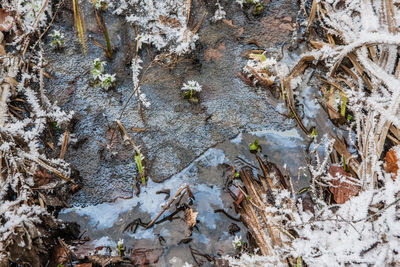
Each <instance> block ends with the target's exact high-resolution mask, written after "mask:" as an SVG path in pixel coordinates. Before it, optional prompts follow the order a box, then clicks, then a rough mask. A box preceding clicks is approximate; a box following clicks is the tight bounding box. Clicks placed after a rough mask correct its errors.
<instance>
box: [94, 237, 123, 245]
mask: <svg viewBox="0 0 400 267" xmlns="http://www.w3.org/2000/svg"><path fill="white" fill-rule="evenodd" d="M91 243H92V244H93V245H94V247H112V248H114V247H117V243H115V242H114V241H113V240H112V239H111V238H110V237H109V236H103V237H101V238H100V239H96V240H93V241H91Z"/></svg>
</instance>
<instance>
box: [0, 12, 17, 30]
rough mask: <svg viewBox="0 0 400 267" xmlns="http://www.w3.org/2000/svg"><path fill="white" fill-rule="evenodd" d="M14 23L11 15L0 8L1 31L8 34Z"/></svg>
mask: <svg viewBox="0 0 400 267" xmlns="http://www.w3.org/2000/svg"><path fill="white" fill-rule="evenodd" d="M13 23H14V19H13V18H12V17H11V16H10V13H8V12H7V11H5V10H4V9H2V8H0V31H2V32H8V31H9V30H10V29H11V27H12V25H13Z"/></svg>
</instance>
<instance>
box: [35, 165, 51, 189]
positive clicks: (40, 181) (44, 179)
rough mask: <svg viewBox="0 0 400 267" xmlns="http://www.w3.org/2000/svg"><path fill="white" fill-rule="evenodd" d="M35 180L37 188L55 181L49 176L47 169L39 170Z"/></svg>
mask: <svg viewBox="0 0 400 267" xmlns="http://www.w3.org/2000/svg"><path fill="white" fill-rule="evenodd" d="M33 179H34V181H35V185H36V186H42V185H45V184H48V183H50V181H51V180H52V179H53V176H52V175H51V174H49V173H48V172H47V170H46V169H43V170H38V171H37V172H36V173H35V175H33Z"/></svg>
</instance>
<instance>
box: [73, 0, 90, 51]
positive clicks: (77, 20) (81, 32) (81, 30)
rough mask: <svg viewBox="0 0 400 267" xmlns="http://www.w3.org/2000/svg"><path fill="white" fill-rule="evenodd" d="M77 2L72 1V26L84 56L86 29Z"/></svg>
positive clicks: (75, 0) (76, 0)
mask: <svg viewBox="0 0 400 267" xmlns="http://www.w3.org/2000/svg"><path fill="white" fill-rule="evenodd" d="M78 1H79V0H72V5H73V10H74V26H75V29H76V31H77V33H78V40H79V42H80V43H81V45H82V52H83V54H84V55H86V52H87V43H86V29H85V22H84V21H83V18H82V16H81V14H80V12H79V3H78Z"/></svg>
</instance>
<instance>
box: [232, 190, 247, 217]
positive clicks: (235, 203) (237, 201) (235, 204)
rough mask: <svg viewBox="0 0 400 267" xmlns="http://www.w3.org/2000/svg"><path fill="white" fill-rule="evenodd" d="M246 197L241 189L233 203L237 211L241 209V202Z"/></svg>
mask: <svg viewBox="0 0 400 267" xmlns="http://www.w3.org/2000/svg"><path fill="white" fill-rule="evenodd" d="M243 199H244V195H243V193H242V191H239V193H238V196H237V200H236V201H235V202H233V205H234V206H235V211H236V212H237V211H238V209H239V205H240V203H242V201H243Z"/></svg>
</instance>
